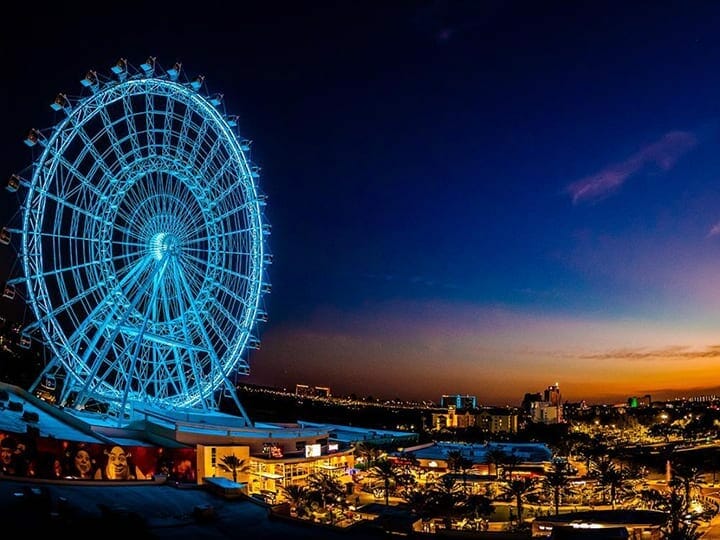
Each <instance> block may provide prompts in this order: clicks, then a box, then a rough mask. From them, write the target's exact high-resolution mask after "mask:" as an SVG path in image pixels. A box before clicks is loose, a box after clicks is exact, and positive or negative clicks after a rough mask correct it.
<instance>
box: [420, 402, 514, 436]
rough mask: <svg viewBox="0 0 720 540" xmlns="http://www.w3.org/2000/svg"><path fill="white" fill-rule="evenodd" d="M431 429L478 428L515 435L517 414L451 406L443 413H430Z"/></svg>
mask: <svg viewBox="0 0 720 540" xmlns="http://www.w3.org/2000/svg"><path fill="white" fill-rule="evenodd" d="M431 421H432V428H433V429H435V430H438V431H439V430H442V429H464V428H470V427H479V428H480V429H483V430H484V431H487V432H489V433H502V432H508V433H517V430H518V414H517V411H515V410H513V409H504V408H501V407H485V408H482V409H457V408H456V407H455V406H453V405H451V406H450V407H448V408H447V410H445V411H435V412H433V413H432V420H431Z"/></svg>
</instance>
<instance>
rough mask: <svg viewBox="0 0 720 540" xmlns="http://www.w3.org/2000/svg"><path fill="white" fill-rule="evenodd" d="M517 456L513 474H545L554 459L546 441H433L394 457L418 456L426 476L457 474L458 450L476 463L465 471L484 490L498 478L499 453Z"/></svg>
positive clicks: (473, 487)
mask: <svg viewBox="0 0 720 540" xmlns="http://www.w3.org/2000/svg"><path fill="white" fill-rule="evenodd" d="M498 452H499V453H502V454H505V455H507V456H514V457H515V458H516V460H515V463H513V475H518V476H542V475H544V474H545V471H546V470H547V468H548V467H550V464H551V462H552V455H553V454H552V450H550V448H549V447H548V446H547V445H546V444H543V443H500V442H490V443H486V444H474V443H453V442H432V443H427V444H422V445H418V446H413V447H408V448H403V449H402V451H401V452H398V453H396V454H395V455H394V459H398V460H403V459H407V457H408V456H412V457H414V458H415V460H416V462H417V464H418V466H419V467H420V468H421V469H423V470H424V472H425V474H426V475H431V476H436V477H438V476H442V475H444V474H451V473H453V471H452V469H451V467H450V463H449V461H450V459H451V456H453V455H454V454H456V453H459V455H461V456H462V457H463V458H465V459H467V460H469V462H471V463H472V466H471V468H470V470H469V471H466V473H465V481H467V482H468V483H469V484H470V486H471V489H473V490H474V491H477V492H484V489H485V486H484V484H485V483H486V482H492V481H495V479H496V477H497V470H496V467H497V464H495V463H494V462H493V459H495V457H494V455H495V456H496V455H497V453H498Z"/></svg>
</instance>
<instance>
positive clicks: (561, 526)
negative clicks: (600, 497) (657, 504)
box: [532, 509, 667, 540]
mask: <svg viewBox="0 0 720 540" xmlns="http://www.w3.org/2000/svg"><path fill="white" fill-rule="evenodd" d="M666 523H667V514H666V513H665V512H661V511H658V510H624V509H623V510H594V511H586V512H569V513H564V514H560V515H557V516H540V517H537V518H536V519H535V520H534V521H533V523H532V536H533V538H557V539H560V538H563V539H564V538H567V539H570V538H573V539H574V538H583V537H587V538H604V539H608V540H609V539H612V538H629V539H632V540H640V539H642V540H646V539H647V540H659V539H660V538H664V535H663V534H662V530H661V528H662V526H663V525H665V524H666ZM600 531H604V533H603V532H600ZM618 531H619V532H624V535H619V534H618ZM581 532H588V533H590V534H587V535H586V536H582V534H579V533H581ZM573 533H574V534H573ZM591 534H592V535H591Z"/></svg>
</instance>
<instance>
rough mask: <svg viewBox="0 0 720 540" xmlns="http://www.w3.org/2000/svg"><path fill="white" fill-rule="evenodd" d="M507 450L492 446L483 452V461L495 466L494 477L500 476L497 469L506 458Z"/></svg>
mask: <svg viewBox="0 0 720 540" xmlns="http://www.w3.org/2000/svg"><path fill="white" fill-rule="evenodd" d="M507 455H508V454H507V452H506V451H505V450H503V449H502V448H492V449H491V450H488V451H487V453H486V454H485V463H491V464H492V465H494V466H495V477H496V478H500V475H499V474H498V470H499V469H500V466H501V465H502V464H503V463H505V460H506V459H507Z"/></svg>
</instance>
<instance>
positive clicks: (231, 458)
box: [220, 454, 250, 482]
mask: <svg viewBox="0 0 720 540" xmlns="http://www.w3.org/2000/svg"><path fill="white" fill-rule="evenodd" d="M220 466H221V467H223V468H224V469H225V470H228V471H230V472H232V476H233V482H237V477H238V473H248V472H250V462H249V461H247V460H245V459H241V458H239V457H237V456H236V455H235V454H229V455H227V456H223V457H222V458H220Z"/></svg>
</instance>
